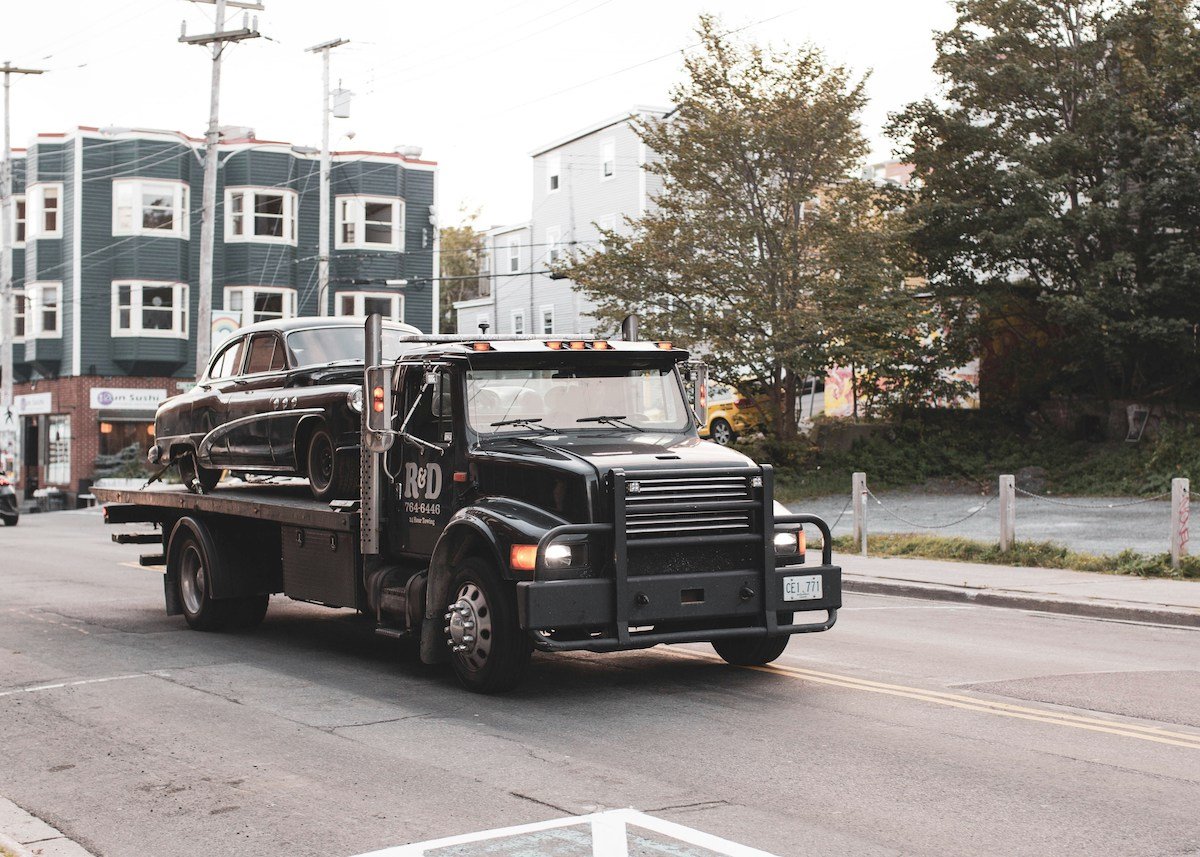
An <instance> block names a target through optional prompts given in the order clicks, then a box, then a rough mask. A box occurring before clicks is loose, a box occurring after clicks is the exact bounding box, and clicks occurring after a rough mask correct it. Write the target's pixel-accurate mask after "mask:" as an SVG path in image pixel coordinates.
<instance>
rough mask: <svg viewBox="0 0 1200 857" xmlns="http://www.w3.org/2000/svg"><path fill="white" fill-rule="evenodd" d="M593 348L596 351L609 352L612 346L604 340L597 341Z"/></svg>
mask: <svg viewBox="0 0 1200 857" xmlns="http://www.w3.org/2000/svg"><path fill="white" fill-rule="evenodd" d="M592 348H593V349H594V350H596V351H607V350H608V349H610V348H612V346H611V345H609V344H608V343H607V342H605V341H604V340H603V339H597V340H596V341H595V342H593V343H592Z"/></svg>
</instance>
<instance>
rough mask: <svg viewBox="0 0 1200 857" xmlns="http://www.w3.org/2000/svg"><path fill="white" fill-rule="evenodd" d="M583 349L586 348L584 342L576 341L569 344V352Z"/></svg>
mask: <svg viewBox="0 0 1200 857" xmlns="http://www.w3.org/2000/svg"><path fill="white" fill-rule="evenodd" d="M585 348H587V343H586V342H579V341H578V340H577V341H575V342H572V343H571V350H572V351H582V350H583V349H585Z"/></svg>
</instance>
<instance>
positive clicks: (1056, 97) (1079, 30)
mask: <svg viewBox="0 0 1200 857" xmlns="http://www.w3.org/2000/svg"><path fill="white" fill-rule="evenodd" d="M957 13H958V18H957V22H956V24H955V26H954V27H953V28H952V29H950V30H949V31H947V32H945V33H940V34H938V36H937V38H936V43H937V51H938V54H937V60H936V63H935V66H934V68H935V70H936V72H937V73H938V75H939V76H940V78H941V81H942V84H943V91H942V93H941V98H940V99H939V100H937V101H935V100H933V99H926V100H923V101H920V102H917V103H915V104H912V105H910V106H909V107H908V108H907V109H906V110H904V111H903V112H902V113H900V114H898V115H896V116H894V117H893V119H892V124H891V133H892V134H893V135H894V136H895V137H896V138H898V139H901V140H903V141H904V142H903V148H902V153H903V157H904V158H905V159H906V160H909V161H911V162H912V163H913V164H914V165H915V169H916V178H917V184H918V186H919V188H920V191H919V194H918V198H917V200H916V201H915V202H914V204H913V205H912V206H911V207H910V209H909V213H910V215H911V216H912V218H913V222H914V224H915V231H914V246H915V248H916V250H917V252H918V253H919V254H920V256H921V257H922V258H923V260H924V264H925V266H926V269H927V273H928V279H929V283H930V287H931V289H932V291H933V293H934V294H935V295H936V296H937V298H938V300H939V303H940V304H941V305H942V306H943V307H945V308H946V309H947V311H949V312H951V313H952V314H953V316H954V317H955V320H956V323H955V324H954V325H952V327H951V330H952V332H953V333H954V334H955V335H956V336H959V337H961V338H965V339H967V340H971V341H972V342H973V344H974V345H976V346H977V347H978V346H987V345H988V344H989V341H990V340H995V339H996V338H997V337H999V336H1004V337H1007V338H1008V339H1010V340H1012V341H1013V342H1015V343H1016V344H1015V345H1014V346H1013V347H1012V348H1010V349H1009V351H1008V352H1007V353H1006V354H1005V355H1004V356H1005V358H1006V359H1007V361H1008V362H1009V367H1008V372H1007V374H1008V376H1009V378H1010V379H1011V380H1012V390H1011V395H1012V396H1013V398H1014V399H1019V400H1023V403H1029V402H1031V401H1034V400H1037V399H1039V398H1041V397H1043V396H1044V395H1046V394H1047V393H1049V392H1062V393H1083V394H1085V395H1089V396H1094V397H1099V398H1103V399H1111V398H1125V397H1147V398H1153V397H1169V398H1179V397H1181V396H1183V395H1185V394H1188V393H1190V395H1191V396H1192V397H1195V395H1196V393H1197V392H1198V390H1197V387H1198V382H1200V359H1198V358H1200V354H1198V353H1197V331H1198V330H1200V289H1198V288H1197V285H1198V283H1197V278H1198V277H1200V87H1197V85H1196V81H1197V80H1200V30H1198V28H1197V23H1198V20H1197V12H1196V8H1195V6H1194V5H1192V4H1190V3H1189V2H1186V0H1137V2H1105V0H960V2H959V3H958V4H957Z"/></svg>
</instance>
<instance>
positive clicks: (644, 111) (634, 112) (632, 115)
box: [529, 105, 675, 158]
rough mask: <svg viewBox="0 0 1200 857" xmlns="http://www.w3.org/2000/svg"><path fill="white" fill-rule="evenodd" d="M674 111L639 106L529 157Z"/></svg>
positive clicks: (566, 137)
mask: <svg viewBox="0 0 1200 857" xmlns="http://www.w3.org/2000/svg"><path fill="white" fill-rule="evenodd" d="M674 109H675V108H674V107H647V106H645V105H637V106H635V107H633V108H632V109H631V110H627V111H626V112H624V113H618V114H617V115H616V116H610V117H609V118H607V119H604V120H601V121H600V122H597V123H595V124H594V125H589V126H587V127H586V128H584V129H583V130H581V131H576V132H575V133H573V134H568V135H567V136H565V137H560V138H559V139H557V140H555V141H554V142H552V143H548V144H547V145H545V146H542V147H540V148H538V149H535V150H534V151H532V152H530V153H529V156H530V157H532V158H536V157H537V156H538V155H544V154H546V152H549V151H552V150H553V149H557V148H559V147H561V146H565V145H567V143H573V142H575V141H576V140H579V139H582V138H583V137H587V136H588V135H589V134H595V133H596V132H597V131H603V130H604V129H605V128H611V127H612V126H613V125H620V124H622V123H623V122H628V121H629V120H630V119H636V118H637V117H639V116H646V115H650V114H653V115H656V116H660V117H662V116H666V115H667V114H668V113H670V112H671V111H672V110H674Z"/></svg>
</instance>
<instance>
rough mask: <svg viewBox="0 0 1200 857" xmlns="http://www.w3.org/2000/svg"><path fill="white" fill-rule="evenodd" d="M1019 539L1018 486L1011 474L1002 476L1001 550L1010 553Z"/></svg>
mask: <svg viewBox="0 0 1200 857" xmlns="http://www.w3.org/2000/svg"><path fill="white" fill-rule="evenodd" d="M1016 540H1017V486H1016V482H1015V481H1014V480H1013V477H1012V476H1011V475H1004V476H1001V477H1000V551H1001V552H1002V553H1008V552H1009V551H1010V550H1012V549H1013V543H1014V542H1016Z"/></svg>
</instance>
